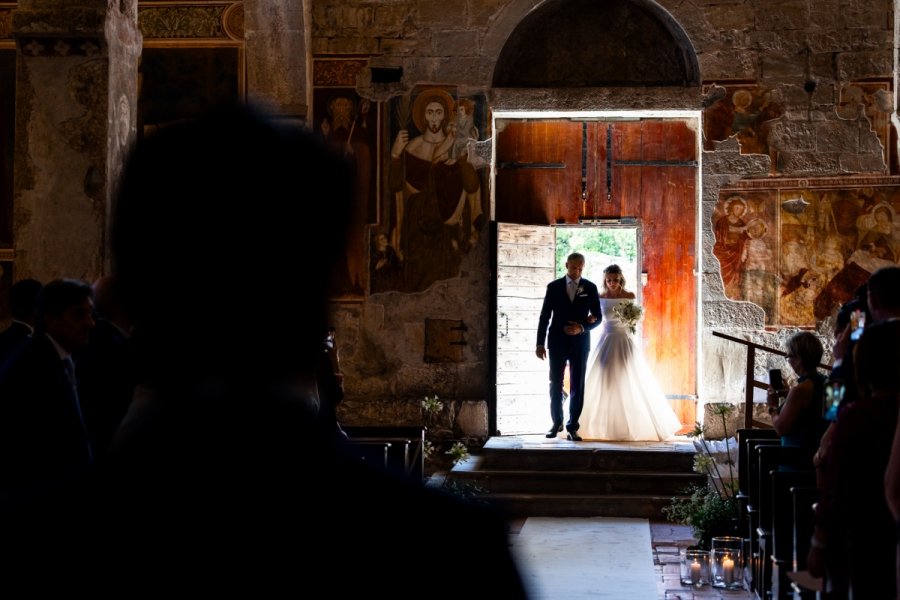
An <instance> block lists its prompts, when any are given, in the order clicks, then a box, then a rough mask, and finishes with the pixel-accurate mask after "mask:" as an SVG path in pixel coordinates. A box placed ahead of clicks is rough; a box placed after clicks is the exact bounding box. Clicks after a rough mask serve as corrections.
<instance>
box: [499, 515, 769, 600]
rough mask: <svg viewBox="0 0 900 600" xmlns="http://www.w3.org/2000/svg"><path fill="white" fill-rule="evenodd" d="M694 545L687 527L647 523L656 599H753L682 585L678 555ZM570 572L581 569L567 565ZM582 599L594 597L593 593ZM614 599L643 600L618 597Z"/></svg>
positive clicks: (515, 525)
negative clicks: (683, 549) (648, 524)
mask: <svg viewBox="0 0 900 600" xmlns="http://www.w3.org/2000/svg"><path fill="white" fill-rule="evenodd" d="M524 523H525V519H517V520H515V521H513V522H512V523H511V525H510V533H511V534H512V535H515V534H517V533H518V532H519V531H520V530H521V528H522V526H523V525H524ZM694 543H695V540H694V538H693V536H692V535H691V531H690V527H688V526H686V525H677V524H672V523H666V522H657V521H651V522H650V545H651V548H652V554H653V568H654V573H655V576H656V593H657V595H656V600H754V598H755V595H754V594H753V592H751V591H750V590H748V589H746V587H745V589H742V590H725V589H718V588H714V587H712V586H710V585H703V586H700V587H692V586H690V585H682V583H681V571H680V566H679V552H680V550H681V548H686V547H688V546H691V545H693V544H694ZM569 567H570V568H572V570H573V571H574V572H579V570H583V568H584V567H579V566H578V565H571V564H570V565H569ZM584 597H585V598H597V597H598V596H597V594H596V592H593V593H590V594H586V595H585V596H584ZM566 600H580V599H579V598H578V597H577V595H575V596H573V595H571V594H568V595H567V596H566ZM616 600H645V599H644V598H621V599H616Z"/></svg>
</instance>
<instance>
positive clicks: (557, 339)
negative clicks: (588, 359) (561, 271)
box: [536, 276, 602, 356]
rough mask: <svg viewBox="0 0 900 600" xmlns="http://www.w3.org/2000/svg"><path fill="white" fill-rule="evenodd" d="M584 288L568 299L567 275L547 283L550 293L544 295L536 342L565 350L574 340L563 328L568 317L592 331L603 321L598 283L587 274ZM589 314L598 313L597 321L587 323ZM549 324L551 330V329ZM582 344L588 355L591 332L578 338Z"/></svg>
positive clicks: (583, 284) (581, 285)
mask: <svg viewBox="0 0 900 600" xmlns="http://www.w3.org/2000/svg"><path fill="white" fill-rule="evenodd" d="M579 289H580V290H581V291H579V292H577V293H576V294H575V300H569V293H568V292H567V291H566V278H565V276H563V277H561V278H559V279H556V280H554V281H551V282H550V283H549V284H547V293H546V295H545V296H544V305H543V306H542V307H541V316H540V319H539V320H538V331H537V344H536V345H537V346H546V347H547V352H551V353H552V352H554V349H556V350H562V349H563V348H564V347H566V346H567V345H568V343H569V342H571V341H572V339H570V336H568V335H566V332H565V331H563V328H564V327H565V326H566V325H568V324H569V321H575V322H576V323H579V324H581V325H582V326H583V327H584V330H585V332H588V331H590V330H591V329H593V328H594V327H596V326H597V325H599V324H600V320H601V318H602V317H601V313H600V293H599V292H598V291H597V286H596V285H594V284H593V283H592V282H590V281H588V280H587V279H585V278H584V277H582V278H581V280H580V281H579ZM588 314H592V315H594V316H596V317H597V320H596V321H595V322H594V323H588V322H587V318H588ZM548 327H549V333H548ZM577 339H578V340H579V341H580V342H581V345H582V346H583V349H584V353H585V356H587V353H588V351H589V350H590V336H589V335H582V336H579V337H578V338H577Z"/></svg>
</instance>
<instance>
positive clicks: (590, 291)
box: [535, 252, 602, 442]
mask: <svg viewBox="0 0 900 600" xmlns="http://www.w3.org/2000/svg"><path fill="white" fill-rule="evenodd" d="M583 269H584V256H583V255H582V254H579V253H578V252H573V253H572V254H570V255H569V257H568V258H567V259H566V275H565V277H560V278H559V279H556V280H554V281H551V282H550V283H549V284H547V293H546V294H545V295H544V305H543V306H542V307H541V317H540V320H539V321H538V331H537V348H536V349H535V354H537V357H538V358H540V359H541V360H544V358H545V357H546V356H547V350H548V349H549V356H550V417H551V418H552V419H553V426H552V427H551V428H550V431H549V432H547V437H548V438H555V437H556V434H557V433H559V432H560V431H562V427H563V418H564V417H565V414H564V413H563V378H564V377H565V372H566V366H567V365H568V367H569V420H568V422H566V431H567V432H568V434H567V436H566V437H567V438H568V439H570V440H572V441H575V442H579V441H581V436H580V435H578V427H579V423H578V418H579V417H580V416H581V409H582V407H583V406H584V377H585V371H586V370H587V359H588V354H589V353H590V342H591V336H590V335H589V334H588V331H590V330H591V329H593V328H594V327H596V326H597V325H599V324H600V320H601V318H602V316H601V313H600V293H599V292H598V291H597V286H596V285H594V284H593V283H592V282H590V281H588V280H587V279H584V278H583V277H582V276H581V271H582V270H583ZM590 315H593V316H595V317H597V319H596V320H595V321H594V322H592V323H591V322H589V321H588V316H590ZM548 328H549V331H548ZM545 343H546V345H545Z"/></svg>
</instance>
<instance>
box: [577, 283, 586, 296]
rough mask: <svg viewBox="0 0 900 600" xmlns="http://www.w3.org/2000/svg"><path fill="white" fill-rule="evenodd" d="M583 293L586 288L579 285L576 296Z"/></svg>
mask: <svg viewBox="0 0 900 600" xmlns="http://www.w3.org/2000/svg"><path fill="white" fill-rule="evenodd" d="M583 293H584V288H583V287H581V286H580V285H579V286H578V289H577V290H575V295H576V296H580V295H581V294H583Z"/></svg>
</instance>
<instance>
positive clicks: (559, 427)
mask: <svg viewBox="0 0 900 600" xmlns="http://www.w3.org/2000/svg"><path fill="white" fill-rule="evenodd" d="M562 430H563V426H562V425H554V426H553V427H551V428H550V431H548V432H547V437H548V438H555V437H556V434H557V433H559V432H560V431H562Z"/></svg>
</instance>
